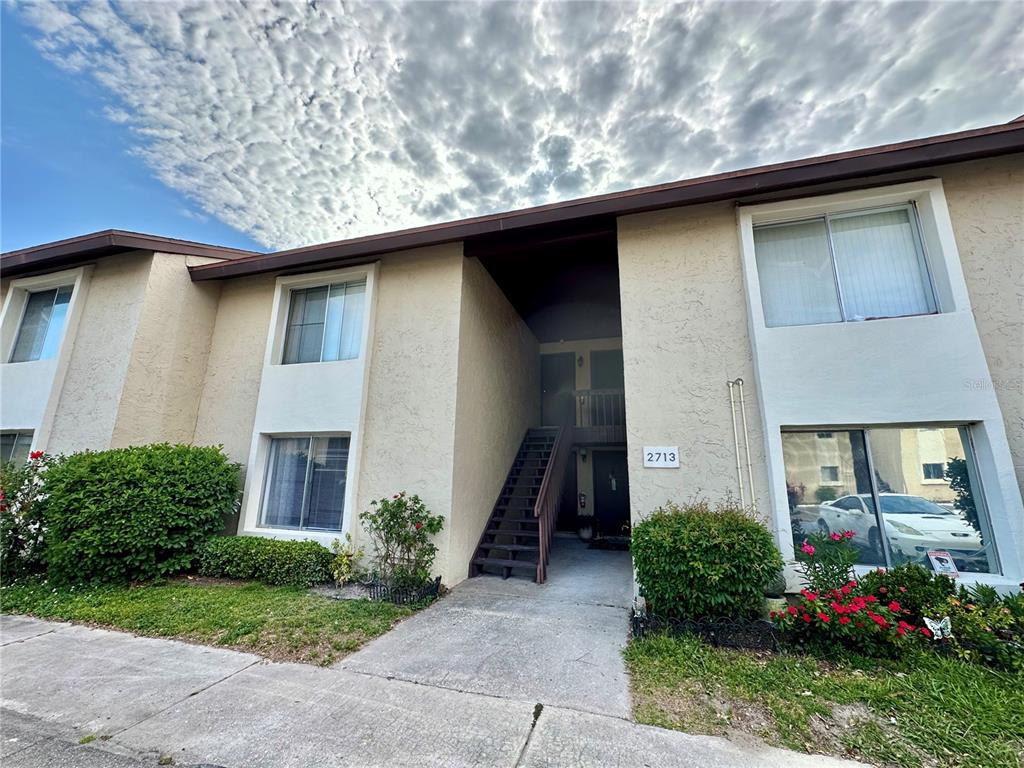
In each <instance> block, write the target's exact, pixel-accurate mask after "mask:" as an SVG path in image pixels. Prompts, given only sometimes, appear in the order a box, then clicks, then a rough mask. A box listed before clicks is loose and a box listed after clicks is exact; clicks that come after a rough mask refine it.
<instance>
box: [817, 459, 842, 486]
mask: <svg viewBox="0 0 1024 768" xmlns="http://www.w3.org/2000/svg"><path fill="white" fill-rule="evenodd" d="M821 482H822V484H825V485H838V484H839V467H838V466H836V465H835V464H825V465H823V466H822V467H821Z"/></svg>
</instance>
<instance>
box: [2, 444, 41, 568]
mask: <svg viewBox="0 0 1024 768" xmlns="http://www.w3.org/2000/svg"><path fill="white" fill-rule="evenodd" d="M51 463H53V458H52V457H51V456H48V455H47V454H45V453H43V452H42V451H32V453H30V454H29V458H28V461H27V462H25V463H24V464H15V463H13V462H11V463H7V464H3V465H2V466H0V579H2V580H3V582H4V583H7V582H10V581H13V580H15V579H18V578H21V577H23V576H27V575H31V574H34V573H39V572H41V571H44V570H45V569H46V525H45V523H44V520H43V505H42V504H41V503H40V502H41V501H42V491H43V474H44V473H45V472H46V469H47V467H49V466H50V464H51Z"/></svg>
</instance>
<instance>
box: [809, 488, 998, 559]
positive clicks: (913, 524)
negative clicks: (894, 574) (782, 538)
mask: <svg viewBox="0 0 1024 768" xmlns="http://www.w3.org/2000/svg"><path fill="white" fill-rule="evenodd" d="M879 499H880V500H881V503H882V519H883V520H884V521H885V535H886V538H887V539H888V540H889V549H890V551H891V552H892V553H893V555H894V556H898V555H900V554H901V553H902V555H903V556H904V557H905V558H906V559H908V560H923V559H924V558H925V557H927V556H928V550H930V549H945V550H949V551H950V552H951V553H953V554H954V555H961V556H963V557H964V558H965V559H970V558H971V557H972V556H976V555H980V554H981V552H982V550H983V549H984V547H983V545H982V543H981V536H980V535H979V534H978V532H977V531H976V530H974V528H973V527H971V525H970V523H968V522H967V521H966V520H965V519H964V518H963V516H962V515H961V514H960V513H959V512H957V511H952V510H950V509H947V508H946V507H940V506H939V505H938V504H934V503H932V502H930V501H928V500H927V499H923V498H921V497H920V496H910V495H908V494H903V493H882V494H879ZM818 528H819V529H821V530H822V531H823V532H825V533H829V532H831V531H846V530H851V531H853V533H854V536H853V540H854V541H855V542H857V543H859V544H861V545H867V546H869V547H871V549H873V550H875V551H878V550H879V546H880V543H879V541H878V526H877V524H876V522H875V504H874V500H873V499H872V498H871V494H868V493H861V494H857V495H850V496H841V497H839V498H838V499H835V500H834V501H828V502H825V503H824V504H821V505H819V506H818ZM957 559H958V560H959V559H960V558H957Z"/></svg>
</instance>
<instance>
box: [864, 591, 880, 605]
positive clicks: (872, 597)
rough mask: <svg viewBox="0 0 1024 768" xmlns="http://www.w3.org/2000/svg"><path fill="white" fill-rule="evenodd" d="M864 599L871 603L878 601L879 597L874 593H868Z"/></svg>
mask: <svg viewBox="0 0 1024 768" xmlns="http://www.w3.org/2000/svg"><path fill="white" fill-rule="evenodd" d="M882 589H883V590H884V589H885V588H884V587H883V588H882ZM864 599H865V600H867V601H868V602H869V603H877V602H878V598H877V597H875V596H874V595H868V596H867V597H865V598H864Z"/></svg>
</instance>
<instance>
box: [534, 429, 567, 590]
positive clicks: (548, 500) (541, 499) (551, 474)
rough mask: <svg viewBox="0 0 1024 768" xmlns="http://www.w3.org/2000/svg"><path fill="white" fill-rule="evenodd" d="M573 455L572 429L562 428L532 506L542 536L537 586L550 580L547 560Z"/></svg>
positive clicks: (557, 435)
mask: <svg viewBox="0 0 1024 768" xmlns="http://www.w3.org/2000/svg"><path fill="white" fill-rule="evenodd" d="M571 455H572V427H559V429H558V432H557V433H556V434H555V444H554V445H553V446H552V448H551V457H550V459H548V466H547V469H546V470H545V472H544V479H543V480H542V481H541V484H540V490H539V491H538V492H537V501H536V502H535V503H534V505H533V516H534V517H535V518H537V522H538V526H537V527H538V533H539V534H540V542H539V543H540V551H539V553H538V555H537V577H536V582H537V583H538V584H543V583H544V581H545V579H547V568H548V556H549V554H550V549H551V536H552V535H553V534H554V532H555V521H556V518H557V517H558V507H559V505H560V504H561V501H562V490H563V487H564V485H565V469H566V464H567V462H568V460H569V457H570V456H571Z"/></svg>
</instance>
